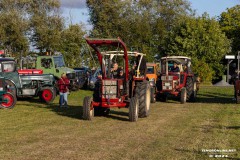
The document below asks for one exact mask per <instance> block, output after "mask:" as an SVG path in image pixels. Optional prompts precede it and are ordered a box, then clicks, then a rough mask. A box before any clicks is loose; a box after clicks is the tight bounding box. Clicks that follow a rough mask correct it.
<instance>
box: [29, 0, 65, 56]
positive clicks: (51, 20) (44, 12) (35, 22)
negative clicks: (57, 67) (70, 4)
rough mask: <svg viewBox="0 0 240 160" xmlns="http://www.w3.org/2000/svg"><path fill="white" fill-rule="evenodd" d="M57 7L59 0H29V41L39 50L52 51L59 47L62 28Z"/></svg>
mask: <svg viewBox="0 0 240 160" xmlns="http://www.w3.org/2000/svg"><path fill="white" fill-rule="evenodd" d="M59 8H60V2H59V0H41V1H39V0H31V3H30V8H29V15H30V27H31V30H30V41H31V43H32V44H33V46H34V47H36V48H37V49H39V50H40V52H44V51H51V52H52V51H55V50H56V49H57V48H58V47H59V44H60V41H61V31H62V30H63V18H62V17H61V16H60V10H59Z"/></svg>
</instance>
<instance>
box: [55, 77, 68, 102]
mask: <svg viewBox="0 0 240 160" xmlns="http://www.w3.org/2000/svg"><path fill="white" fill-rule="evenodd" d="M69 84H70V81H69V79H68V78H67V76H66V74H65V73H62V75H61V78H60V79H59V80H58V88H59V95H60V99H59V105H60V107H68V105H67V103H68V94H69V89H68V86H69Z"/></svg>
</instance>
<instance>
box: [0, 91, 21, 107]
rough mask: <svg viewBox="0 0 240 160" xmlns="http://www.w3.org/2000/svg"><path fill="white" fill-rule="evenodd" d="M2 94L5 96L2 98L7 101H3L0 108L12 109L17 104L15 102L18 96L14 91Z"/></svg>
mask: <svg viewBox="0 0 240 160" xmlns="http://www.w3.org/2000/svg"><path fill="white" fill-rule="evenodd" d="M2 96H3V98H2V99H3V101H5V102H1V104H0V108H5V109H11V108H13V107H14V106H15V104H16V102H17V98H16V96H15V95H13V93H11V92H7V93H5V94H4V95H2Z"/></svg>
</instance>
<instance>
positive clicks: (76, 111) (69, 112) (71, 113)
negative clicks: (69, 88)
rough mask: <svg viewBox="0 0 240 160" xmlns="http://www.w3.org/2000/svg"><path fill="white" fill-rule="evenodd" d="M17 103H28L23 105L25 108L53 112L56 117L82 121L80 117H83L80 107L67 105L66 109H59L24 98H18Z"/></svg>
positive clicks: (53, 104) (52, 104) (55, 105)
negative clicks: (36, 108)
mask: <svg viewBox="0 0 240 160" xmlns="http://www.w3.org/2000/svg"><path fill="white" fill-rule="evenodd" d="M18 101H19V102H20V104H21V102H24V101H27V102H29V103H24V104H23V105H24V106H26V107H28V106H29V107H38V108H44V109H47V110H50V111H52V112H55V113H56V114H58V115H61V116H66V117H70V118H75V119H82V115H83V112H82V106H75V105H68V108H60V107H59V104H56V103H51V104H46V103H44V102H42V101H41V100H39V99H37V98H26V97H25V98H19V99H18Z"/></svg>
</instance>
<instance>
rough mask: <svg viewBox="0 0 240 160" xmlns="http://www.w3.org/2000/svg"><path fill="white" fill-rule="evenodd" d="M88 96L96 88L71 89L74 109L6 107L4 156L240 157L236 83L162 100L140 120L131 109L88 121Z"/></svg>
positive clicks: (0, 151) (29, 104) (22, 103)
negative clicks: (185, 99)
mask: <svg viewBox="0 0 240 160" xmlns="http://www.w3.org/2000/svg"><path fill="white" fill-rule="evenodd" d="M86 95H91V91H83V90H81V91H78V92H74V93H71V95H70V97H69V104H70V108H68V109H64V108H58V99H59V97H57V98H56V100H55V101H54V103H53V104H51V105H48V106H46V105H45V104H41V103H39V101H38V100H37V99H30V100H29V99H22V100H19V101H18V102H17V105H16V106H15V108H14V109H11V110H6V109H3V110H0V118H1V120H0V128H1V132H0V136H1V139H0V159H14V160H18V159H24V160H28V159H29V160H32V159H114V160H115V159H156V160H159V159H163V160H165V159H166V160H168V159H170V160H171V159H187V160H188V159H213V158H210V157H211V156H215V157H217V156H228V157H227V158H219V159H240V104H239V105H237V104H235V103H234V101H233V100H232V98H233V87H201V88H200V91H199V94H198V99H197V102H195V103H186V104H180V103H179V102H178V101H174V100H169V101H168V102H167V103H163V102H157V103H155V104H152V105H151V113H150V116H149V117H147V118H143V119H139V121H138V122H136V123H132V122H129V121H128V109H114V110H112V111H111V114H110V115H109V116H108V117H94V120H93V121H83V120H82V118H81V117H82V111H81V110H82V101H83V98H84V96H86ZM210 149H213V150H221V151H223V150H228V151H229V152H228V153H221V152H218V153H213V152H207V150H210ZM230 151H232V152H230Z"/></svg>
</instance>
